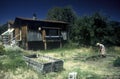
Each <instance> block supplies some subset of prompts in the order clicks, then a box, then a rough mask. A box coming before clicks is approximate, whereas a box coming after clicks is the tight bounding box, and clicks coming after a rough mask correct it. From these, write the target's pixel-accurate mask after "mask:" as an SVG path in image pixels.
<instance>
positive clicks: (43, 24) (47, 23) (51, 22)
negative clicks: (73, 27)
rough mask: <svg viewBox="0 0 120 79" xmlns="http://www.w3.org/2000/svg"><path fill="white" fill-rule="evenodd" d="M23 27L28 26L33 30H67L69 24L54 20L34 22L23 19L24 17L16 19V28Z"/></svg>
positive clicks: (29, 19)
mask: <svg viewBox="0 0 120 79" xmlns="http://www.w3.org/2000/svg"><path fill="white" fill-rule="evenodd" d="M21 25H23V26H24V25H27V27H29V28H31V29H38V28H39V27H41V28H46V27H47V28H46V29H48V28H50V27H51V28H53V27H54V28H55V27H56V28H63V29H65V28H67V27H66V26H67V25H68V23H67V22H63V21H54V20H33V19H31V18H23V17H16V19H15V22H14V27H21Z"/></svg>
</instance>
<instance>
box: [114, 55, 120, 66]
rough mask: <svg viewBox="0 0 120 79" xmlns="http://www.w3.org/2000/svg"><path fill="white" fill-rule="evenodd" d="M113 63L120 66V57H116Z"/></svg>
mask: <svg viewBox="0 0 120 79" xmlns="http://www.w3.org/2000/svg"><path fill="white" fill-rule="evenodd" d="M113 65H114V66H115V67H120V57H118V58H116V60H115V61H114V62H113Z"/></svg>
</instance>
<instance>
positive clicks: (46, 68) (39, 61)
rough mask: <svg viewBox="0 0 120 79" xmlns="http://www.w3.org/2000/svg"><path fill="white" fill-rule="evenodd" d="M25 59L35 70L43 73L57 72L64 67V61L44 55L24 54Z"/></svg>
mask: <svg viewBox="0 0 120 79" xmlns="http://www.w3.org/2000/svg"><path fill="white" fill-rule="evenodd" d="M23 58H24V60H25V61H26V63H27V64H28V66H31V67H32V68H33V69H34V70H36V71H38V72H41V73H48V72H57V71H61V70H62V69H63V61H62V60H60V59H56V58H52V57H49V56H43V55H38V56H37V55H30V56H23Z"/></svg>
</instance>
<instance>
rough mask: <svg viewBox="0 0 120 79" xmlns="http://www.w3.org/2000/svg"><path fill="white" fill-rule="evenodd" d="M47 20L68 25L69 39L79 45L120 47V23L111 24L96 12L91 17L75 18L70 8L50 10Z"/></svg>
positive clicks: (106, 18)
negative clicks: (115, 45) (98, 44)
mask: <svg viewBox="0 0 120 79" xmlns="http://www.w3.org/2000/svg"><path fill="white" fill-rule="evenodd" d="M47 19H49V20H57V21H65V22H68V23H69V39H70V40H72V41H73V42H77V43H78V44H79V45H80V44H82V45H95V44H96V43H97V42H101V43H104V44H107V45H108V44H117V45H120V41H119V39H120V23H119V22H111V21H110V20H109V18H108V17H106V16H104V15H103V14H101V13H99V12H96V13H94V14H92V15H91V16H82V17H77V15H76V14H75V12H74V10H73V9H72V8H71V7H65V8H60V7H55V8H53V9H50V10H49V11H48V14H47Z"/></svg>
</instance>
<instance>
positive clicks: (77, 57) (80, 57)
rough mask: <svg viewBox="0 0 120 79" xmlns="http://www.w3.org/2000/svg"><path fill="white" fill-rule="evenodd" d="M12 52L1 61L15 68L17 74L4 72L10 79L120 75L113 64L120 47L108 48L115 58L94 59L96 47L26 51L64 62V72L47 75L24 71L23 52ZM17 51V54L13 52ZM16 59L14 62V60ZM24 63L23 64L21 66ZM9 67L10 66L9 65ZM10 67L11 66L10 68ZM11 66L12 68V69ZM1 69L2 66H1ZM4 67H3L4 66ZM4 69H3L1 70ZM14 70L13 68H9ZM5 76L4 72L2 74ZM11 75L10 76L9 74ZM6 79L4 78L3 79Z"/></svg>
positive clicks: (86, 78) (100, 78) (99, 78)
mask: <svg viewBox="0 0 120 79" xmlns="http://www.w3.org/2000/svg"><path fill="white" fill-rule="evenodd" d="M16 49H17V48H16ZM16 49H14V50H11V48H10V49H7V52H9V53H7V55H8V56H6V57H4V58H2V60H0V65H3V63H7V64H8V63H9V62H11V63H12V64H10V65H12V66H13V67H16V66H18V67H16V68H15V72H11V71H12V70H9V71H6V72H5V71H4V74H6V75H11V76H12V77H10V78H9V79H15V78H17V79H21V78H22V79H67V77H68V74H69V73H70V72H77V73H78V79H105V78H106V76H108V75H109V76H113V75H119V74H120V70H119V68H120V67H114V66H113V62H114V61H115V60H116V57H117V56H120V47H116V46H115V47H109V48H106V50H107V54H110V55H114V56H107V57H106V58H101V57H98V58H97V57H96V58H94V59H93V58H92V56H97V55H98V51H97V48H96V47H79V48H78V47H74V46H73V47H70V46H69V47H65V48H60V49H52V50H46V51H43V50H39V51H24V50H22V52H24V54H25V55H28V54H33V53H34V54H41V55H46V56H51V57H54V58H58V59H62V60H63V61H64V70H63V71H61V72H51V73H47V74H45V75H42V74H40V73H37V72H36V71H34V70H32V69H31V68H29V67H26V69H24V68H23V67H24V66H26V65H24V62H23V61H22V60H21V54H23V53H22V52H21V50H19V49H17V50H16ZM13 51H16V52H13ZM88 57H91V59H88V60H86V58H88ZM12 58H14V60H12ZM20 63H22V64H20ZM8 65H9V64H8ZM10 65H9V66H10ZM12 66H10V67H12ZM0 67H1V66H0ZM2 67H3V66H2ZM0 69H3V68H0ZM8 69H12V68H8ZM1 73H2V74H3V72H1ZM8 73H9V74H8ZM3 79H4V78H3Z"/></svg>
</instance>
